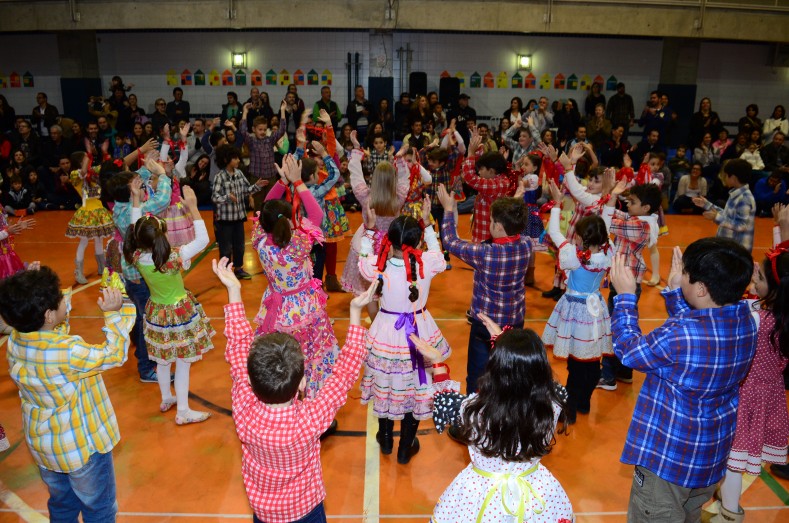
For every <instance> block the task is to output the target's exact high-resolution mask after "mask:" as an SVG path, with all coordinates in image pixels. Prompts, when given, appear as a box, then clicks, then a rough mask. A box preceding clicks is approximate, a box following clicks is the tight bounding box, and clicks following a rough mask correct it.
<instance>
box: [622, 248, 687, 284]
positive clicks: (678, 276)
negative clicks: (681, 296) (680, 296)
mask: <svg viewBox="0 0 789 523" xmlns="http://www.w3.org/2000/svg"><path fill="white" fill-rule="evenodd" d="M683 267H684V266H683V265H682V251H681V250H680V248H679V246H676V247H674V253H673V255H672V257H671V270H670V271H669V273H668V286H669V287H670V288H672V289H678V288H679V286H680V285H681V284H682V268H683ZM617 290H618V288H617Z"/></svg>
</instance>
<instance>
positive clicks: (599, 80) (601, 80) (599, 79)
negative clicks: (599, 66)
mask: <svg viewBox="0 0 789 523" xmlns="http://www.w3.org/2000/svg"><path fill="white" fill-rule="evenodd" d="M592 83H595V84H600V88H601V89H602V88H603V87H605V78H603V77H602V76H600V75H599V74H598V75H597V76H595V77H594V80H592Z"/></svg>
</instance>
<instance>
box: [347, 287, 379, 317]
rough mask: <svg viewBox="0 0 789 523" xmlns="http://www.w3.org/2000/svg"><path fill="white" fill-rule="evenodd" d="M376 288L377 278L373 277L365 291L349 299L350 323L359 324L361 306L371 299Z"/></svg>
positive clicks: (364, 305)
mask: <svg viewBox="0 0 789 523" xmlns="http://www.w3.org/2000/svg"><path fill="white" fill-rule="evenodd" d="M377 288H378V278H376V279H374V280H373V282H372V283H371V284H370V286H369V287H368V288H367V290H366V291H364V292H363V293H361V294H360V295H359V296H356V297H355V298H354V299H352V300H351V312H350V324H351V325H361V323H362V322H361V318H362V308H363V307H366V306H367V304H368V303H371V302H372V301H373V298H374V297H375V290H376V289H377Z"/></svg>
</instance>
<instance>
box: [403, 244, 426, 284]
mask: <svg viewBox="0 0 789 523" xmlns="http://www.w3.org/2000/svg"><path fill="white" fill-rule="evenodd" d="M409 256H413V257H414V259H415V260H416V264H417V266H418V267H419V277H420V278H422V279H424V278H425V265H424V263H423V262H422V251H420V250H419V249H414V248H413V247H411V246H410V245H403V261H404V262H405V275H406V277H407V278H408V281H414V280H416V278H414V277H413V276H414V275H413V274H411V264H410V263H408V257H409Z"/></svg>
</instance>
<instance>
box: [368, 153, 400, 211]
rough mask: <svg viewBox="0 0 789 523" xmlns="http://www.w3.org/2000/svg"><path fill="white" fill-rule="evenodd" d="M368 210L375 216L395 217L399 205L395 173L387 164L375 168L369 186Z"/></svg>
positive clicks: (382, 163)
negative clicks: (371, 210)
mask: <svg viewBox="0 0 789 523" xmlns="http://www.w3.org/2000/svg"><path fill="white" fill-rule="evenodd" d="M370 208H371V209H373V210H374V211H375V214H376V215H377V216H397V215H398V214H400V205H399V204H398V201H397V172H396V171H395V168H394V166H393V165H392V164H391V163H389V162H381V163H379V164H378V165H377V166H376V167H375V171H374V172H373V176H372V183H371V184H370Z"/></svg>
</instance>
